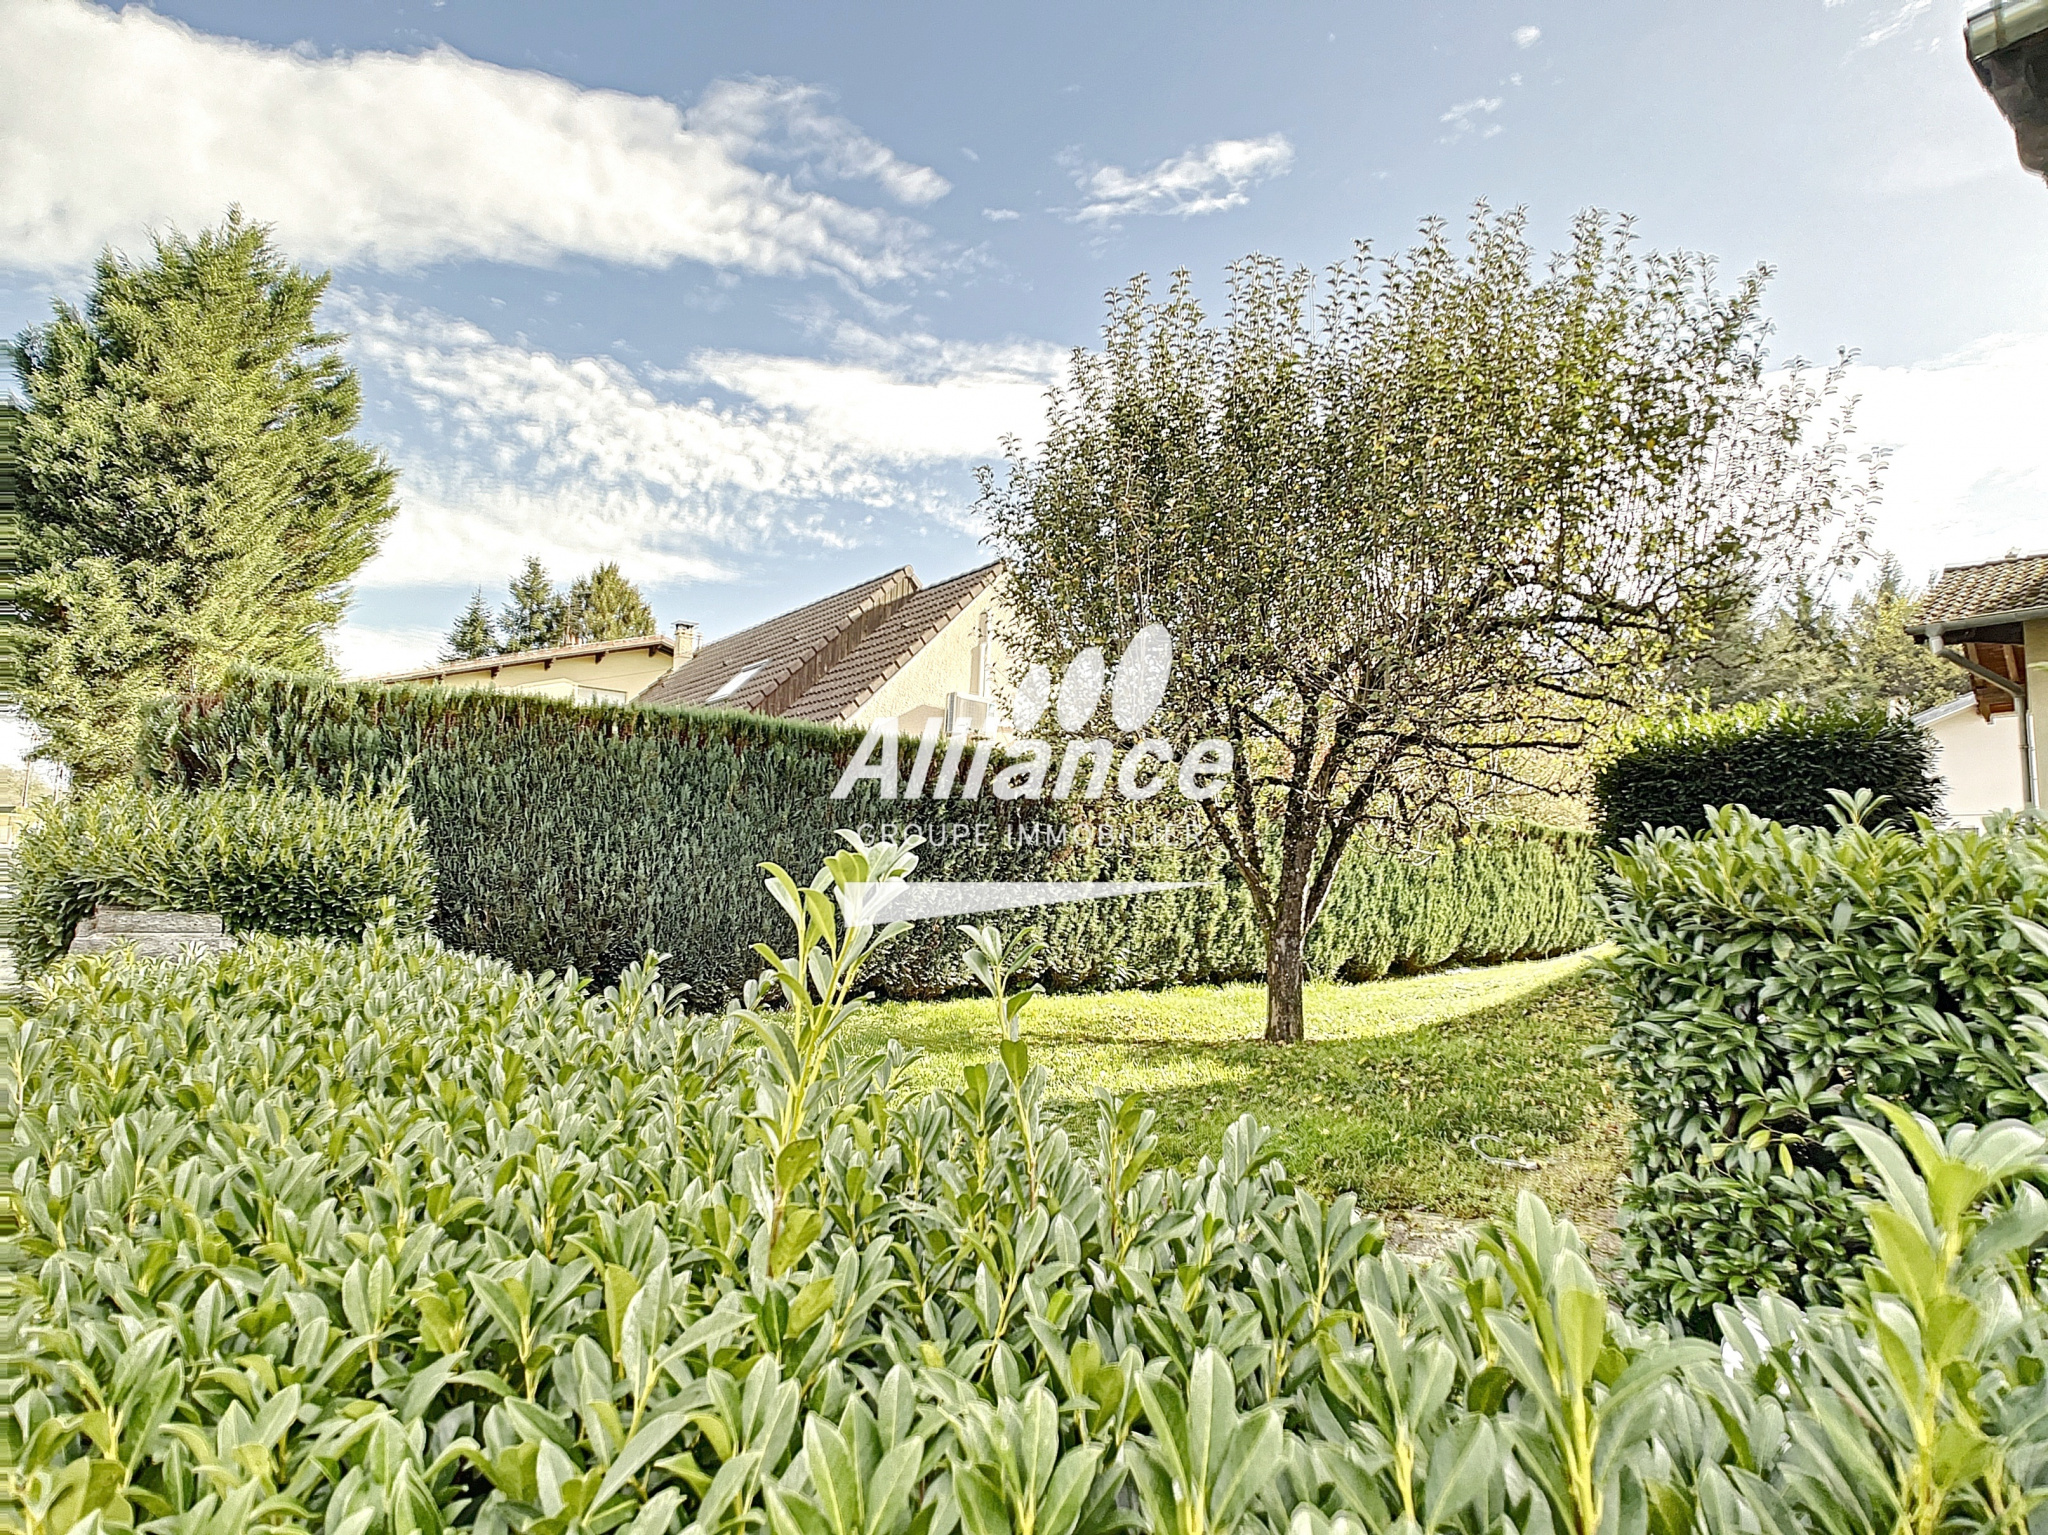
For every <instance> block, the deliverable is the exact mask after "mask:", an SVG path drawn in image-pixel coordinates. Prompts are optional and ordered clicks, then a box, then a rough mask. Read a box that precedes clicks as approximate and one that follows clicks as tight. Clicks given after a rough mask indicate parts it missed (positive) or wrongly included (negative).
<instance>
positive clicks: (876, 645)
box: [638, 561, 1003, 733]
mask: <svg viewBox="0 0 2048 1535" xmlns="http://www.w3.org/2000/svg"><path fill="white" fill-rule="evenodd" d="M1002 577H1003V566H1002V563H1001V562H1000V561H998V562H996V563H994V564H990V565H983V566H981V567H980V568H979V569H977V570H970V571H967V572H966V573H965V574H962V575H958V576H954V577H953V578H952V579H951V580H948V581H940V582H937V583H936V584H934V585H931V586H926V585H924V584H923V583H922V582H920V581H919V580H918V578H917V572H916V571H914V570H912V569H911V568H910V567H909V566H908V565H904V566H901V567H899V568H898V569H896V570H892V571H889V572H887V573H886V574H883V575H879V576H876V577H874V578H873V579H871V580H868V581H863V582H861V583H860V584H859V585H858V586H851V587H848V588H847V589H846V590H845V591H843V592H835V593H833V594H832V595H831V596H829V597H822V598H820V599H819V600H818V601H816V602H812V603H807V604H805V605H804V606H803V607H800V608H797V609H795V610H794V611H793V612H789V613H784V614H782V615H780V616H779V617H776V618H771V619H769V620H768V621H767V622H766V623H761V624H756V625H754V626H753V627H752V628H750V629H743V630H741V631H740V632H739V633H738V634H733V635H728V636H726V637H725V638H724V639H720V640H714V641H712V642H711V643H710V644H708V645H706V646H704V647H703V648H702V649H701V650H698V651H696V652H695V653H694V654H692V655H691V656H690V657H688V659H687V660H683V661H679V662H678V663H677V665H676V666H675V667H674V669H673V670H671V671H670V672H669V673H668V675H666V676H665V677H663V678H662V679H661V680H660V681H658V682H656V683H655V684H654V685H653V686H652V687H650V688H649V689H648V690H647V691H646V692H645V693H643V694H642V695H640V698H639V700H638V701H639V702H640V703H643V704H687V705H691V706H694V707H697V708H711V709H744V710H746V711H747V712H749V713H751V714H772V715H775V716H776V717H778V718H780V719H791V720H807V721H810V722H811V723H813V724H819V725H849V726H854V727H857V728H865V727H866V726H868V725H871V724H873V723H874V722H875V721H877V720H882V719H893V720H895V721H896V722H897V725H898V727H899V728H900V729H902V730H903V731H905V732H914V731H917V730H919V729H921V728H923V725H924V722H925V721H926V720H928V719H939V720H942V721H944V722H945V725H946V728H947V730H948V732H949V733H950V732H951V731H952V730H954V729H970V728H981V727H984V726H986V724H987V722H988V700H989V693H990V689H991V687H992V685H993V680H994V677H995V675H996V669H997V650H998V646H999V643H1000V642H999V640H998V637H997V634H996V629H997V621H998V617H999V611H998V608H997V603H998V602H999V601H1000V596H1001V592H1000V588H1001V584H1002Z"/></svg>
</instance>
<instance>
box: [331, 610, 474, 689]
mask: <svg viewBox="0 0 2048 1535" xmlns="http://www.w3.org/2000/svg"><path fill="white" fill-rule="evenodd" d="M445 638H446V636H445V635H444V634H443V633H442V632H441V631H440V630H439V629H421V628H418V627H414V626H405V627H398V628H391V629H373V628H370V627H369V626H368V625H366V624H358V623H353V622H349V621H346V620H344V621H343V622H342V623H341V624H340V625H339V626H338V627H337V628H336V629H335V631H334V633H333V634H332V635H330V636H329V637H328V640H327V653H328V654H329V655H331V656H333V657H334V664H335V665H336V666H338V667H340V668H341V672H342V675H343V676H345V677H382V676H388V675H389V674H390V673H392V672H409V671H411V670H412V669H413V668H414V667H416V666H426V665H429V664H431V663H432V661H433V660H434V658H435V656H437V655H438V654H439V653H440V650H441V644H442V641H443V640H444V639H445Z"/></svg>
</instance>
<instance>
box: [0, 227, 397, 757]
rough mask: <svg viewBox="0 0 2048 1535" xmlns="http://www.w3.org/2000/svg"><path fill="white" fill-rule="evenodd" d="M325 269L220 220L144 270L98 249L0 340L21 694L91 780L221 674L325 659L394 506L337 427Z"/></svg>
mask: <svg viewBox="0 0 2048 1535" xmlns="http://www.w3.org/2000/svg"><path fill="white" fill-rule="evenodd" d="M327 282H328V278H327V276H326V275H325V274H322V275H317V276H316V275H314V274H312V273H309V272H306V271H303V270H301V269H300V268H298V267H295V266H293V265H291V264H290V262H288V261H287V260H286V259H285V258H284V257H283V256H282V255H281V254H279V253H278V251H277V250H276V249H274V248H273V246H272V245H271V242H270V237H269V231H268V230H267V229H265V228H263V227H262V226H260V225H255V224H250V223H248V222H246V221H245V220H244V219H243V218H242V216H241V213H240V211H239V210H233V211H230V213H229V214H228V217H227V220H226V222H225V223H224V224H222V225H221V227H220V228H218V229H216V230H209V231H207V232H205V233H203V234H201V235H199V236H197V237H196V238H187V237H185V236H183V235H179V234H176V233H172V234H168V235H163V236H160V237H158V238H157V240H156V241H155V248H154V251H153V253H152V256H151V259H149V260H147V261H144V262H139V263H138V262H131V261H129V260H128V259H127V258H125V257H122V256H120V255H118V254H116V253H115V252H113V251H111V250H109V251H108V252H106V253H105V254H104V255H102V256H101V257H100V259H99V262H98V263H97V265H96V266H95V268H94V272H93V282H92V288H91V292H90V294H89V296H88V298H87V300H86V302H85V305H84V307H83V308H82V309H79V308H74V307H73V306H72V305H70V304H68V303H65V302H63V301H62V300H59V301H57V302H56V304H55V305H54V310H55V313H54V317H53V318H52V319H51V320H50V322H49V323H48V324H45V325H40V326H34V327H31V328H30V329H28V330H26V331H24V332H23V333H22V334H21V336H20V337H19V338H18V339H17V341H16V343H15V345H14V347H13V348H12V353H13V362H14V367H15V371H16V373H17V374H18V376H19V377H20V380H21V383H22V387H23V389H24V391H25V393H26V395H27V400H28V409H27V411H26V413H25V415H24V417H23V419H22V421H21V428H20V460H21V470H22V481H23V484H22V491H21V524H22V553H23V561H22V564H23V573H22V578H21V581H20V585H19V593H20V602H21V606H22V609H23V612H24V618H25V625H26V631H27V632H26V636H25V643H24V645H23V647H22V650H23V656H22V661H23V665H22V673H23V675H22V679H21V701H22V707H23V710H24V712H25V713H26V714H27V716H28V717H29V719H30V720H31V721H32V722H33V723H34V724H35V725H37V726H38V727H39V728H40V730H41V731H42V733H43V736H44V743H43V746H42V748H41V754H42V755H44V756H47V757H51V758H54V759H56V760H58V761H61V762H63V763H64V764H66V765H67V766H68V767H69V768H70V769H71V770H72V772H73V774H74V775H75V776H76V777H77V778H78V779H79V780H81V781H84V782H92V781H94V780H98V779H104V778H107V777H111V776H114V775H116V774H119V773H121V772H123V771H124V770H126V769H127V768H128V766H129V765H130V763H131V759H132V757H133V742H134V739H135V731H136V723H137V713H138V711H139V709H140V708H141V707H142V706H143V704H144V703H145V702H146V701H147V700H148V699H149V698H150V697H151V696H152V695H154V694H157V693H159V692H162V691H164V690H189V689H193V688H204V687H209V686H212V685H214V684H216V683H217V682H219V680H220V679H221V677H222V675H223V674H224V672H225V671H226V669H227V667H228V666H229V664H230V663H233V662H244V663H251V662H253V663H255V664H258V665H263V666H271V667H278V668H283V669H293V670H321V669H325V668H326V667H327V666H328V664H329V663H328V657H327V648H326V636H327V634H328V633H329V631H330V630H331V629H332V628H333V626H334V624H335V622H336V620H337V619H339V617H340V616H341V612H342V609H343V607H344V606H345V605H346V603H347V600H348V585H347V583H348V581H349V579H350V577H352V576H353V575H354V574H355V572H356V571H357V570H358V569H360V568H361V566H362V564H363V562H364V561H365V560H367V559H368V558H369V557H370V555H371V554H372V553H374V552H375V550H376V547H377V540H378V538H379V536H380V534H381V532H382V529H383V528H384V526H385V524H386V523H387V522H389V521H390V519H391V517H392V515H393V513H394V512H395V511H396V510H397V503H396V501H395V499H394V497H393V481H394V478H395V476H394V473H393V471H392V469H391V467H390V466H389V465H388V464H387V463H386V462H385V461H384V459H383V457H382V456H381V455H380V454H378V453H377V452H376V451H375V450H373V449H371V448H368V447H366V446H364V445H363V444H361V443H359V442H357V441H355V440H354V439H353V438H352V437H350V436H349V435H348V434H349V433H350V432H351V431H352V430H353V428H354V427H355V425H356V423H357V420H358V417H359V416H360V414H361V394H360V390H359V388H358V385H357V382H356V377H355V374H354V373H353V372H352V371H351V370H350V369H349V368H347V367H346V366H345V365H344V364H343V361H342V357H341V353H340V351H339V350H338V349H337V348H338V345H339V343H340V341H341V339H342V338H341V337H340V336H338V335H336V334H333V333H330V332H324V331H321V330H318V329H316V328H315V325H314V316H315V311H316V310H317V308H318V307H319V303H320V298H321V295H322V294H323V293H324V292H325V290H326V287H327Z"/></svg>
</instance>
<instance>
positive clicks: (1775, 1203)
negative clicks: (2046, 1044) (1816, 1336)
mask: <svg viewBox="0 0 2048 1535" xmlns="http://www.w3.org/2000/svg"><path fill="white" fill-rule="evenodd" d="M1864 808H1865V809H1867V808H1868V807H1867V805H1866V806H1865V807H1864ZM1614 869H1615V873H1614V877H1613V880H1612V883H1611V885H1610V886H1609V890H1608V898H1607V909H1608V918H1609V923H1610V929H1611V932H1612V934H1613V937H1614V941H1615V943H1616V945H1617V949H1616V953H1615V955H1614V958H1613V959H1612V961H1611V969H1612V973H1613V975H1614V977H1615V980H1616V983H1617V986H1616V992H1617V997H1618V1001H1619V1005H1620V1013H1619V1019H1618V1023H1617V1026H1616V1033H1615V1038H1614V1043H1613V1047H1612V1051H1611V1060H1612V1062H1613V1064H1614V1065H1615V1067H1616V1068H1617V1069H1618V1071H1619V1073H1620V1077H1621V1084H1620V1085H1621V1088H1622V1091H1623V1094H1624V1096H1625V1097H1626V1098H1627V1099H1628V1101H1629V1103H1630V1105H1631V1107H1632V1108H1633V1110H1634V1125H1633V1128H1632V1129H1631V1131H1630V1145H1631V1157H1630V1161H1631V1173H1630V1178H1629V1182H1628V1184H1627V1185H1626V1187H1625V1190H1624V1194H1623V1200H1622V1204H1623V1215H1624V1222H1625V1230H1626V1232H1627V1236H1628V1243H1629V1252H1628V1257H1627V1260H1626V1261H1625V1263H1624V1264H1623V1272H1625V1273H1626V1274H1627V1276H1628V1288H1629V1293H1630V1295H1631V1297H1632V1298H1633V1299H1634V1301H1635V1302H1636V1303H1637V1304H1638V1305H1639V1307H1641V1308H1643V1309H1645V1310H1647V1311H1650V1312H1654V1313H1658V1314H1670V1315H1674V1316H1677V1317H1679V1318H1681V1319H1683V1320H1685V1321H1686V1322H1687V1323H1688V1324H1689V1325H1699V1324H1701V1323H1703V1322H1704V1321H1705V1320H1706V1319H1707V1318H1709V1317H1710V1315H1711V1313H1712V1309H1713V1307H1714V1306H1715V1305H1717V1304H1719V1303H1721V1302H1724V1301H1726V1300H1728V1299H1729V1298H1730V1297H1732V1296H1739V1295H1748V1294H1753V1293H1755V1292H1757V1291H1759V1290H1764V1289H1773V1290H1778V1291H1780V1292H1782V1293H1784V1294H1786V1295H1789V1296H1792V1297H1794V1298H1797V1299H1800V1300H1805V1301H1830V1300H1833V1299H1835V1298H1836V1297H1838V1296H1839V1295H1840V1294H1841V1293H1842V1290H1843V1287H1844V1285H1846V1284H1847V1283H1848V1282H1849V1281H1850V1280H1851V1279H1853V1277H1854V1276H1855V1275H1856V1273H1857V1272H1858V1269H1859V1266H1860V1265H1861V1263H1862V1262H1863V1260H1864V1258H1865V1256H1866V1254H1867V1247H1866V1238H1865V1232H1864V1223H1863V1220H1862V1218H1861V1216H1860V1214H1859V1213H1858V1201H1859V1199H1860V1198H1861V1197H1862V1196H1863V1195H1865V1194H1867V1193H1868V1191H1869V1188H1870V1176H1871V1173H1870V1167H1869V1164H1868V1163H1867V1161H1866V1160H1865V1158H1864V1157H1863V1155H1862V1154H1861V1152H1860V1151H1859V1150H1858V1148H1857V1146H1856V1145H1855V1143H1854V1141H1853V1140H1852V1139H1851V1138H1850V1137H1849V1135H1848V1134H1847V1133H1846V1132H1845V1131H1844V1130H1843V1129H1842V1128H1841V1125H1840V1122H1839V1121H1840V1118H1841V1116H1845V1115H1846V1116H1848V1117H1849V1118H1851V1119H1854V1120H1857V1121H1871V1120H1874V1119H1875V1118H1876V1117H1877V1114H1876V1111H1875V1109H1874V1108H1873V1107H1872V1105H1873V1104H1874V1103H1875V1102H1876V1101H1878V1100H1885V1101H1889V1102H1892V1103H1898V1104H1903V1105H1905V1106H1907V1107H1909V1108H1911V1109H1912V1110H1914V1111H1915V1112H1917V1113H1920V1114H1924V1115H1926V1116H1928V1117H1929V1118H1930V1119H1931V1120H1933V1121H1934V1122H1935V1123H1936V1124H1939V1125H1943V1126H1950V1125H1957V1124H1965V1123H1982V1122H1984V1121H1987V1120H1993V1119H2002V1118H2030V1119H2033V1118H2042V1117H2043V1109H2042V1104H2041V1100H2040V1095H2039V1094H2038V1093H2037V1092H2036V1091H2035V1089H2034V1086H2033V1084H2032V1083H2031V1082H2030V1081H2029V1076H2030V1073H2031V1072H2032V1071H2033V1069H2034V1067H2033V1066H2032V1065H2030V1054H2029V1051H2030V1046H2031V1041H2030V1038H2029V1036H2028V1035H2027V1034H2026V1033H2025V1032H2024V1031H2022V1029H2021V1028H2020V1027H2019V1026H2018V1024H2017V1022H2016V1021H2015V1020H2016V1019H2017V1018H2018V1017H2019V1016H2020V1015H2021V1014H2022V1013H2024V1012H2026V1011H2028V1010H2030V1009H2031V1010H2036V1011H2043V1010H2048V1009H2044V1008H2043V1006H2042V1004H2041V1002H2040V1000H2039V990H2040V988H2043V987H2048V952H2044V949H2043V947H2042V945H2041V944H2040V943H2039V942H2038V941H2036V939H2035V938H2032V937H2030V936H2029V933H2030V931H2033V932H2035V933H2037V934H2038V931H2039V930H2038V928H2037V929H2032V930H2030V929H2029V927H2028V926H2027V924H2028V923H2030V922H2031V923H2035V924H2041V923H2048V824H2044V823H2042V822H2040V821H2028V820H2014V821H2011V822H2009V823H2006V824H2003V825H1997V826H1993V827H1991V828H1988V829H1985V830H1981V831H1938V830H1935V829H1933V828H1932V827H1929V826H1927V825H1926V824H1924V823H1923V824H1921V825H1920V826H1918V827H1915V828H1913V829H1900V828H1898V827H1895V826H1875V827H1873V826H1863V825H1857V824H1854V823H1853V822H1852V823H1851V824H1846V825H1842V826H1839V827H1835V828H1832V829H1822V828H1818V827H1794V826H1785V825H1782V824H1778V823H1774V822H1768V821H1764V820H1762V819H1760V818H1759V817H1757V816H1754V815H1751V814H1749V813H1748V812H1746V811H1743V810H1738V809H1724V810H1718V811H1716V812H1714V813H1713V815H1712V816H1710V817H1709V820H1708V826H1707V830H1706V831H1705V832H1704V833H1703V834H1701V835H1699V836H1684V835H1680V834H1679V833H1676V832H1671V831H1663V832H1659V833H1658V834H1657V835H1655V836H1654V837H1639V838H1637V839H1636V840H1634V841H1633V842H1631V843H1629V844H1628V845H1627V846H1626V847H1625V848H1624V849H1623V850H1622V851H1621V852H1619V853H1618V854H1616V855H1615V858H1614Z"/></svg>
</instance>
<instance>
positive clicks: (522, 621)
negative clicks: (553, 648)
mask: <svg viewBox="0 0 2048 1535" xmlns="http://www.w3.org/2000/svg"><path fill="white" fill-rule="evenodd" d="M511 596H512V600H511V601H510V602H509V603H507V604H506V605H505V607H504V609H503V611H501V612H500V613H499V615H498V633H499V635H500V637H501V638H502V640H503V644H504V649H505V650H507V651H514V650H545V649H546V648H547V647H548V646H550V645H559V644H561V643H562V633H563V629H562V620H563V618H564V616H565V614H566V608H567V605H566V604H565V603H564V602H563V600H562V597H561V594H560V593H558V592H557V591H556V590H555V583H554V582H553V581H551V580H549V579H548V572H547V567H546V566H544V565H542V564H541V562H540V558H539V556H537V555H531V554H529V555H528V556H527V557H526V564H525V565H524V566H522V567H521V568H520V571H519V574H518V575H516V576H514V577H513V578H512V591H511Z"/></svg>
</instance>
